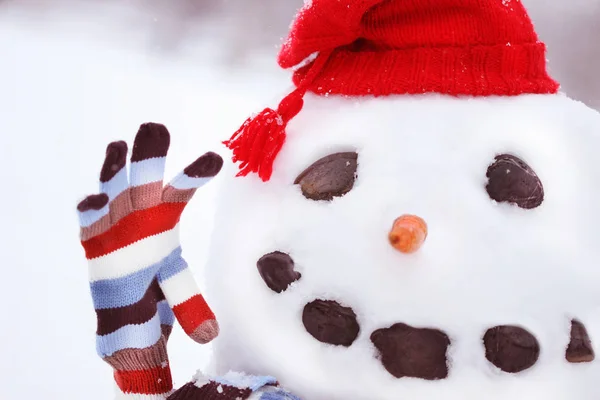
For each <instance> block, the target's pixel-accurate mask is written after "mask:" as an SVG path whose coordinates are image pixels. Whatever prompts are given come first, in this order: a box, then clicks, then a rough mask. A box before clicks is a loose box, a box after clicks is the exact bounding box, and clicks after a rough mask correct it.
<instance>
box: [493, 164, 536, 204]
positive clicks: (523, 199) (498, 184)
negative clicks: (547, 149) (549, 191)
mask: <svg viewBox="0 0 600 400" xmlns="http://www.w3.org/2000/svg"><path fill="white" fill-rule="evenodd" d="M486 176H487V178H488V184H487V186H486V190H487V192H488V194H489V196H490V197H491V198H492V199H493V200H496V201H497V202H499V203H501V202H504V203H513V204H516V205H517V206H519V207H521V208H524V209H532V208H536V207H538V206H539V205H540V204H542V202H543V201H544V187H543V185H542V182H541V181H540V178H538V176H537V175H536V173H535V172H534V171H533V169H531V167H530V166H529V165H527V163H525V162H524V161H523V160H521V159H520V158H518V157H515V156H513V155H510V154H501V155H499V156H497V157H496V159H495V161H494V163H493V164H492V165H490V166H489V168H488V170H487V174H486Z"/></svg>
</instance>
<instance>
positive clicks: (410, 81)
mask: <svg viewBox="0 0 600 400" xmlns="http://www.w3.org/2000/svg"><path fill="white" fill-rule="evenodd" d="M314 54H316V57H315V58H314V59H313V60H312V61H310V62H309V63H307V64H306V65H304V66H302V67H300V68H298V69H297V70H296V71H295V73H294V84H295V85H296V88H297V89H296V90H295V91H294V92H292V93H291V94H290V95H288V96H287V97H286V98H284V99H283V101H282V102H281V103H280V104H279V107H278V108H277V110H273V109H270V108H267V109H265V110H264V111H263V112H261V113H260V114H258V115H257V116H256V117H254V118H250V119H248V120H247V121H246V122H245V123H244V124H243V125H242V127H241V128H240V129H239V130H238V131H237V132H236V133H235V134H234V135H233V136H232V137H231V139H230V140H228V141H226V142H224V143H225V145H227V146H228V147H229V148H230V149H232V150H233V161H234V162H238V161H239V162H241V165H240V172H239V174H238V176H245V175H247V174H248V173H250V172H255V173H258V175H259V176H260V178H261V179H262V180H263V181H267V180H269V178H270V177H271V173H272V164H273V161H274V159H275V157H276V156H277V153H278V152H279V150H281V147H282V146H283V143H284V141H285V127H286V126H287V123H288V122H289V121H290V120H291V119H292V118H293V117H294V116H295V115H296V114H297V113H298V112H300V110H301V109H302V105H303V100H302V97H303V96H304V94H305V93H306V92H307V91H310V92H313V93H316V94H321V95H323V94H328V95H329V94H337V95H346V96H368V95H371V96H386V95H393V94H422V93H441V94H446V95H452V96H458V95H470V96H491V95H503V96H516V95H520V94H526V93H532V94H551V93H556V92H557V91H558V88H559V85H558V83H557V82H556V81H554V80H553V79H552V78H551V77H550V76H549V75H548V73H547V72H546V58H545V54H546V46H545V45H544V44H543V43H542V42H540V41H539V40H538V37H537V34H536V33H535V31H534V28H533V24H532V23H531V21H530V19H529V17H528V15H527V12H526V11H525V9H524V7H523V4H522V3H521V0H312V2H311V1H310V0H309V2H307V4H306V5H305V6H304V8H303V9H302V10H301V11H300V13H299V14H298V17H297V18H296V21H295V22H294V25H293V26H292V29H291V32H290V34H289V37H288V39H287V41H286V42H285V43H284V45H283V47H282V49H281V52H280V54H279V59H278V61H279V65H280V66H281V67H283V68H292V67H296V66H298V65H299V64H301V63H303V62H304V61H305V60H306V59H307V58H308V57H310V56H312V55H314Z"/></svg>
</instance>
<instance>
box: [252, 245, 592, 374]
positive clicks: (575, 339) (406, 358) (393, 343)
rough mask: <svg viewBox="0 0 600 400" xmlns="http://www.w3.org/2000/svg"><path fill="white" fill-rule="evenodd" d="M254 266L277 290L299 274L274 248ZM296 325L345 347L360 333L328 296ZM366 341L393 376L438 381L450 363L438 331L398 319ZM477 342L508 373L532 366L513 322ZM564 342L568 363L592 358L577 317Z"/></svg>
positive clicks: (531, 354) (533, 345)
mask: <svg viewBox="0 0 600 400" xmlns="http://www.w3.org/2000/svg"><path fill="white" fill-rule="evenodd" d="M257 268H258V272H259V274H260V276H261V277H262V279H263V280H264V282H265V284H266V285H267V287H268V288H269V289H271V290H272V291H273V292H275V293H279V294H281V293H283V292H285V291H286V290H287V289H288V288H289V287H290V285H292V284H293V283H295V282H297V281H298V280H300V279H301V277H302V275H301V274H300V273H299V272H297V271H295V269H294V261H293V260H292V258H291V257H290V255H288V254H286V253H283V252H280V251H276V252H273V253H269V254H266V255H264V256H263V257H261V258H260V259H259V260H258V262H257ZM302 323H303V324H304V328H305V329H306V332H307V333H308V334H310V335H311V336H312V337H313V338H314V339H316V340H318V341H319V342H321V343H325V344H329V345H332V346H340V347H350V346H352V344H353V343H354V342H355V341H356V339H357V338H358V336H359V333H360V323H359V321H358V318H357V316H356V313H355V312H354V310H352V308H351V307H349V306H347V305H342V304H340V303H338V302H337V301H333V300H327V299H315V300H313V301H311V302H310V303H308V304H306V305H305V306H304V310H303V312H302ZM370 341H371V343H372V344H373V346H374V348H375V350H376V357H377V358H378V359H379V361H380V362H381V364H382V365H383V367H384V368H385V370H387V372H388V373H390V374H391V375H392V376H394V377H396V378H404V377H408V378H418V379H425V380H439V379H445V378H447V377H448V374H449V370H450V368H451V365H450V363H449V362H448V357H447V354H448V350H449V348H450V347H451V346H452V340H451V339H450V337H449V336H448V335H447V334H446V333H445V332H443V331H442V330H439V329H435V328H431V327H414V326H410V325H408V324H406V323H403V322H398V323H395V324H393V325H391V326H389V327H385V328H381V329H377V330H375V331H373V332H372V333H371V335H370ZM481 346H482V353H485V357H486V359H487V360H488V361H489V362H490V363H491V364H492V365H493V366H495V367H496V368H498V369H500V370H501V371H504V372H506V373H510V374H516V373H519V372H522V371H525V370H527V369H529V368H531V367H533V366H534V365H535V363H536V362H537V360H538V358H539V355H540V344H539V342H538V340H537V339H536V337H535V336H534V335H533V334H532V333H530V332H529V331H528V330H527V329H526V328H524V327H521V326H516V325H501V326H495V327H491V328H489V329H488V330H487V331H486V332H485V334H484V335H483V336H482V337H481ZM565 346H566V349H567V350H566V353H565V358H566V361H567V362H569V363H585V362H591V361H593V360H594V358H595V355H594V350H593V347H592V344H591V339H590V337H589V335H588V332H587V330H586V328H585V326H584V324H583V323H582V322H581V321H579V320H575V319H574V320H572V321H571V336H570V342H569V343H568V344H567V343H565Z"/></svg>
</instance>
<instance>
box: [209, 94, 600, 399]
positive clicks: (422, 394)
mask: <svg viewBox="0 0 600 400" xmlns="http://www.w3.org/2000/svg"><path fill="white" fill-rule="evenodd" d="M599 133H600V113H598V112H597V111H595V110H592V109H590V108H587V107H586V106H585V105H583V104H582V103H578V102H574V101H572V100H569V99H568V98H566V97H564V96H562V95H552V96H522V97H519V98H492V99H467V100H464V99H451V98H443V97H440V96H435V95H434V96H420V97H414V98H411V97H404V96H401V97H396V98H387V99H385V100H372V99H367V100H361V101H358V100H353V99H334V98H331V97H330V98H316V97H315V96H310V97H308V98H305V107H304V109H303V110H302V112H301V113H300V114H299V115H298V116H297V117H296V118H295V119H294V120H292V122H291V124H290V125H289V126H288V135H289V136H288V141H287V142H286V144H285V146H284V148H283V150H282V153H281V155H280V157H279V158H278V159H277V161H276V163H275V165H274V174H273V177H272V178H271V181H269V182H268V183H266V184H263V183H262V182H260V181H259V180H258V178H256V177H248V178H245V179H239V178H234V172H235V171H228V172H226V173H224V177H222V187H223V190H224V192H223V197H222V200H221V202H220V206H219V209H218V211H217V215H216V217H215V235H214V237H213V240H214V242H213V244H214V247H213V248H214V253H212V257H211V258H210V261H209V264H208V268H209V271H208V273H209V275H210V276H212V277H213V278H212V279H209V280H208V281H209V282H211V285H210V288H209V290H210V292H209V295H210V298H211V299H213V303H214V305H215V309H216V313H217V315H220V316H221V317H220V321H221V326H222V334H221V336H220V337H219V338H217V339H216V341H215V347H214V349H215V359H216V361H217V371H221V372H224V371H227V370H229V369H235V370H243V371H249V372H250V373H262V374H269V375H274V376H277V378H278V379H279V380H280V382H282V384H283V385H285V386H287V387H289V388H290V390H292V391H293V392H294V393H295V394H297V395H298V396H300V397H301V398H305V399H310V400H342V399H353V400H370V399H378V400H393V399H398V398H410V399H440V400H455V399H456V400H458V399H461V400H476V399H482V398H486V399H490V400H496V399H498V400H501V399H509V398H510V399H515V400H526V399H532V398H540V399H541V398H544V399H552V400H565V399H568V398H578V399H585V400H592V399H595V398H597V376H598V374H600V364H598V363H591V364H589V365H583V366H581V365H573V364H569V363H567V361H566V360H565V350H566V347H567V345H568V343H569V333H570V327H571V324H570V322H571V319H572V318H577V319H580V320H581V321H583V322H584V323H585V324H586V325H587V327H588V329H589V332H590V336H591V337H592V340H593V341H594V342H598V341H600V293H599V292H598V285H599V284H600V270H599V269H598V268H597V260H598V259H599V258H600V249H599V248H598V245H597V243H596V238H597V224H598V223H600V209H599V208H598V205H597V201H596V199H597V198H598V196H600V186H598V185H597V182H598V181H600V168H598V167H595V165H596V161H595V160H596V158H597V155H596V153H597V151H596V149H598V148H600V134H599ZM342 151H356V152H357V153H358V155H359V156H358V164H359V167H358V171H357V174H358V178H357V181H356V183H355V185H354V188H353V189H352V190H351V191H350V192H349V193H348V194H347V195H345V196H344V197H342V198H337V199H335V200H334V201H332V202H330V203H328V202H316V201H312V200H307V199H306V198H304V196H302V194H301V191H300V188H299V187H298V186H297V185H293V182H294V180H295V178H296V177H297V176H298V175H299V174H300V173H301V172H302V171H303V170H304V169H305V168H306V167H308V166H309V165H311V164H312V163H313V162H315V161H317V160H318V159H320V158H322V157H324V156H326V155H329V154H332V153H337V152H342ZM503 153H510V154H514V155H516V156H518V157H520V158H522V159H524V160H525V161H526V162H528V163H529V164H530V165H531V166H532V168H533V169H534V170H535V171H536V172H537V174H538V176H539V177H540V179H541V181H542V182H543V184H544V187H545V194H546V199H545V201H544V203H543V204H542V206H540V207H539V208H537V209H535V210H522V209H519V208H516V207H512V206H508V205H504V204H497V203H495V202H493V201H492V200H491V199H490V198H489V196H488V194H487V192H486V190H485V184H486V171H487V167H488V166H489V165H490V164H491V163H492V162H493V160H494V157H495V156H496V155H497V154H503ZM403 214H413V215H418V216H420V217H422V218H423V219H424V220H425V221H426V222H427V224H428V226H429V236H428V238H427V241H426V243H425V245H424V246H423V248H422V249H421V250H419V252H418V253H416V254H414V255H410V256H407V255H403V254H401V253H399V252H397V251H396V250H394V249H393V248H392V246H390V244H389V242H388V238H387V234H388V232H389V229H390V228H391V226H392V223H393V221H394V220H395V219H396V218H397V217H399V216H400V215H403ZM231 246H234V247H235V251H231ZM273 251H282V252H285V253H288V254H290V255H291V257H292V258H293V259H294V262H295V264H296V266H297V270H298V272H300V273H301V274H302V278H301V279H300V280H299V281H297V282H295V283H294V284H293V285H292V287H290V288H289V289H288V290H287V291H285V292H283V293H281V294H278V293H275V292H273V291H271V290H270V289H269V288H268V287H267V286H266V285H265V283H264V282H263V280H262V278H261V277H260V275H259V273H258V270H257V268H256V262H257V260H258V259H259V258H260V257H262V256H263V255H264V254H267V253H271V252H273ZM316 299H321V300H335V301H337V302H338V303H340V304H342V305H344V306H349V307H352V309H353V310H354V312H355V313H356V314H357V318H358V322H359V324H360V334H359V336H358V338H357V339H356V341H355V342H354V343H353V344H352V346H350V347H349V348H345V347H342V346H340V347H334V346H329V345H324V344H322V343H320V342H318V341H316V340H315V339H314V338H313V337H312V336H311V335H309V334H308V333H307V332H306V330H305V328H304V326H303V324H302V310H303V308H304V306H305V305H306V304H307V303H309V302H311V301H313V300H316ZM394 323H406V324H409V325H411V326H414V327H418V328H436V329H441V330H443V331H444V332H446V333H447V334H448V335H449V336H450V338H451V341H452V344H451V346H450V348H449V353H448V357H449V363H450V375H449V377H448V378H447V379H446V380H443V381H439V382H430V381H424V380H417V379H401V380H398V379H396V378H393V377H392V376H391V375H390V374H388V373H387V372H386V371H385V370H384V368H383V366H382V365H381V363H380V362H379V360H377V359H376V358H375V348H374V347H373V345H372V344H371V341H370V339H369V338H370V335H371V333H372V332H373V331H375V330H377V329H380V328H387V327H389V326H391V325H393V324H394ZM498 325H518V326H523V327H525V328H526V329H528V330H529V331H530V332H532V333H533V334H534V335H535V336H536V337H537V338H538V340H539V342H540V347H541V355H540V358H539V360H538V362H537V364H536V365H535V366H534V367H533V368H531V369H530V370H528V371H526V372H524V373H521V374H518V375H512V376H511V375H509V374H504V373H501V372H500V371H498V370H497V369H496V368H495V367H493V366H492V365H491V364H490V363H488V362H487V360H486V359H485V355H484V354H485V351H484V347H483V345H482V343H481V340H482V339H481V338H482V337H483V335H484V333H485V331H486V330H487V329H489V328H491V327H494V326H498ZM596 344H597V343H596Z"/></svg>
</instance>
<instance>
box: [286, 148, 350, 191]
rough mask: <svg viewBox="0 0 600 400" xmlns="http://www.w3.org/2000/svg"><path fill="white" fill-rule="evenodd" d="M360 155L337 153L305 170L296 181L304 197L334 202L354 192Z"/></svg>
mask: <svg viewBox="0 0 600 400" xmlns="http://www.w3.org/2000/svg"><path fill="white" fill-rule="evenodd" d="M357 160H358V154H356V153H353V152H347V153H336V154H331V155H329V156H327V157H323V158H321V159H320V160H318V161H317V162H315V163H314V164H312V165H311V166H310V167H308V168H307V169H305V170H304V172H302V173H301V174H300V175H298V177H297V178H296V180H295V181H294V184H295V185H300V188H301V189H302V194H303V195H304V197H306V198H307V199H310V200H327V201H330V200H333V198H334V197H340V196H343V195H345V194H346V193H348V192H349V191H350V190H352V187H353V186H354V181H355V180H356V169H357V167H358V162H357Z"/></svg>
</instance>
